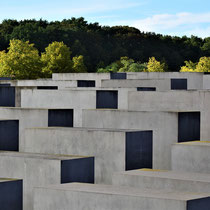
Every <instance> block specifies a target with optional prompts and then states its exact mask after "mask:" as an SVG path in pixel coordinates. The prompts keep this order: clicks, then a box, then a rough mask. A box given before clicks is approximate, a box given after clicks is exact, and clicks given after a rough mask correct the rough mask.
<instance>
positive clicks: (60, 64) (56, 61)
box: [41, 42, 73, 77]
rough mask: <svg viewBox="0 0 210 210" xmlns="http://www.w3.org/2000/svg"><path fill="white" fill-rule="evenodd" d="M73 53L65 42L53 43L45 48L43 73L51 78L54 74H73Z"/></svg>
mask: <svg viewBox="0 0 210 210" xmlns="http://www.w3.org/2000/svg"><path fill="white" fill-rule="evenodd" d="M70 55H71V51H70V48H69V47H67V46H66V45H65V44H64V43H63V42H53V43H51V44H49V46H48V47H46V48H45V52H44V53H42V55H41V61H42V62H43V64H44V68H43V73H44V75H45V76H46V77H51V75H52V73H69V72H73V68H72V67H73V63H72V60H71V57H70Z"/></svg>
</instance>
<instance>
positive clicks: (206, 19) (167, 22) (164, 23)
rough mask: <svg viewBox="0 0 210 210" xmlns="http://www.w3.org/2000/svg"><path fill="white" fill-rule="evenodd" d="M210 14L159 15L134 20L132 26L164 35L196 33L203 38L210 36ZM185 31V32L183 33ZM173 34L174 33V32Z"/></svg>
mask: <svg viewBox="0 0 210 210" xmlns="http://www.w3.org/2000/svg"><path fill="white" fill-rule="evenodd" d="M209 23H210V13H199V14H193V13H187V12H184V13H177V14H158V15H153V16H152V17H148V18H144V19H140V20H134V21H132V22H130V25H132V26H134V27H136V28H139V29H140V30H141V31H147V32H149V31H150V32H151V31H152V32H158V33H163V32H164V31H165V32H169V31H174V32H178V31H179V32H180V31H182V33H183V32H184V33H187V34H186V35H190V34H189V33H196V34H197V35H201V36H202V37H203V36H204V35H205V36H209V34H208V35H207V33H208V32H209V27H210V26H209ZM204 25H207V26H204ZM183 30H184V31H183ZM172 33H173V32H172Z"/></svg>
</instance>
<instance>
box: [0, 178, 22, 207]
mask: <svg viewBox="0 0 210 210" xmlns="http://www.w3.org/2000/svg"><path fill="white" fill-rule="evenodd" d="M0 195H1V196H0V204H1V207H0V208H1V209H2V210H22V209H23V182H22V180H18V179H9V178H0Z"/></svg>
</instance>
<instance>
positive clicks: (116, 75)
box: [110, 72, 127, 79]
mask: <svg viewBox="0 0 210 210" xmlns="http://www.w3.org/2000/svg"><path fill="white" fill-rule="evenodd" d="M110 79H127V74H126V73H123V72H122V73H112V72H111V73H110Z"/></svg>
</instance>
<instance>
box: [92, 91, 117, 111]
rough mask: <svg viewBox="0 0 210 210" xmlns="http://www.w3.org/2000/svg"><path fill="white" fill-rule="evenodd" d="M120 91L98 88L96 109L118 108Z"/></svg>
mask: <svg viewBox="0 0 210 210" xmlns="http://www.w3.org/2000/svg"><path fill="white" fill-rule="evenodd" d="M117 108H118V91H117V90H116V91H115V90H97V91H96V109H117Z"/></svg>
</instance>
